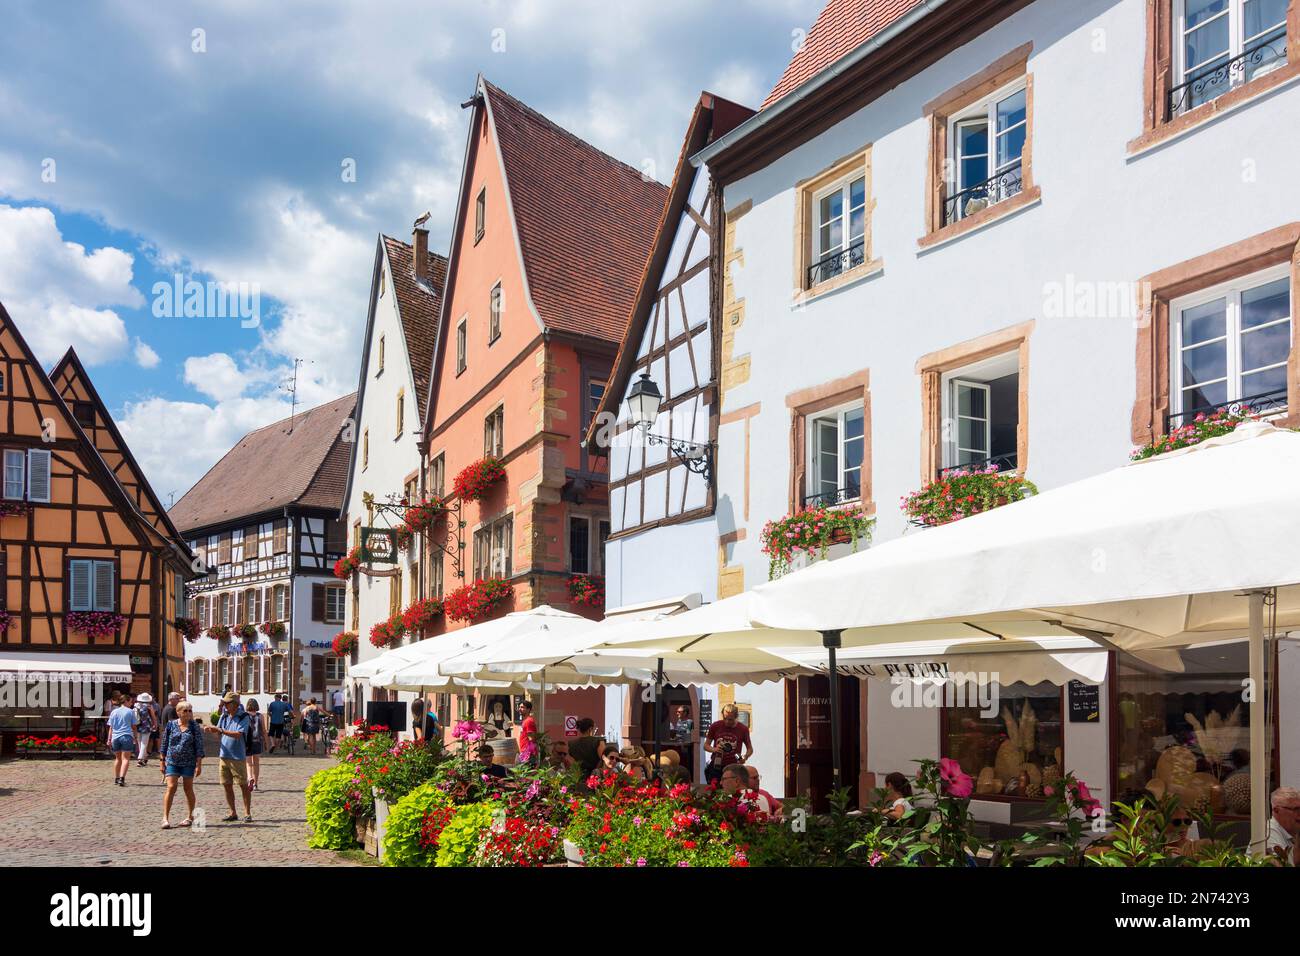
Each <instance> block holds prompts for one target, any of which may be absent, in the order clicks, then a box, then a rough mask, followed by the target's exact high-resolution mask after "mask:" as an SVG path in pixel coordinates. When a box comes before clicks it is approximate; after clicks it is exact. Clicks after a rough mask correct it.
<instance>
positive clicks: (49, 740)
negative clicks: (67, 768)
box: [16, 734, 95, 751]
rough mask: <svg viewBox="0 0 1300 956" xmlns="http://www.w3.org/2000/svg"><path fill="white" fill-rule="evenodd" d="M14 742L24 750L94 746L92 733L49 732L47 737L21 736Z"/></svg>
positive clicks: (87, 747) (75, 748)
mask: <svg viewBox="0 0 1300 956" xmlns="http://www.w3.org/2000/svg"><path fill="white" fill-rule="evenodd" d="M16 744H17V746H18V749H19V750H26V751H46V750H89V749H90V748H92V747H94V746H95V737H94V735H93V734H92V735H88V736H82V737H78V736H70V735H69V736H64V735H60V734H51V735H50V736H48V737H33V736H21V737H19V738H18V739H17V741H16Z"/></svg>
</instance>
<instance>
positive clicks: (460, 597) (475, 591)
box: [442, 578, 514, 621]
mask: <svg viewBox="0 0 1300 956" xmlns="http://www.w3.org/2000/svg"><path fill="white" fill-rule="evenodd" d="M513 596H514V588H512V587H511V586H510V582H509V581H506V580H504V579H503V578H484V579H483V580H481V581H475V582H474V583H473V584H465V585H462V586H461V587H458V588H457V589H456V590H454V591H452V592H451V593H450V594H448V595H447V596H446V597H444V598H443V599H442V611H443V613H444V614H446V615H447V617H448V618H450V619H451V620H453V621H477V620H479V619H480V618H483V617H486V616H487V615H488V614H490V613H492V611H493V610H495V609H496V607H497V606H498V605H500V604H502V603H503V602H505V601H507V600H509V599H510V598H511V597H513Z"/></svg>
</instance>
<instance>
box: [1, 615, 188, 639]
mask: <svg viewBox="0 0 1300 956" xmlns="http://www.w3.org/2000/svg"><path fill="white" fill-rule="evenodd" d="M172 626H174V627H175V628H176V630H178V631H180V632H181V637H183V638H185V640H187V641H189V642H190V643H191V644H193V643H194V642H195V641H197V640H198V639H199V636H200V635H201V634H202V633H203V628H202V627H201V626H200V625H199V622H198V619H197V618H193V617H178V618H176V620H174V621H172ZM0 630H4V628H2V627H0Z"/></svg>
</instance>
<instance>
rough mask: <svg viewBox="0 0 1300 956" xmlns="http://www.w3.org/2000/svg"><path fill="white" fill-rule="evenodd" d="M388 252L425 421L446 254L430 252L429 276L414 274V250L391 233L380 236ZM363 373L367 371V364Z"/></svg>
mask: <svg viewBox="0 0 1300 956" xmlns="http://www.w3.org/2000/svg"><path fill="white" fill-rule="evenodd" d="M380 239H381V240H382V241H383V243H384V250H385V251H386V252H387V254H388V264H389V270H390V272H391V274H392V277H393V295H394V296H396V302H397V314H398V316H399V317H400V318H401V320H402V332H403V333H404V335H405V338H406V354H407V357H408V359H409V361H410V363H411V375H412V376H413V377H414V378H415V400H416V403H417V405H416V408H417V410H418V412H419V414H420V419H419V420H420V421H424V410H425V403H426V402H427V401H428V398H429V376H430V375H431V374H432V372H433V346H434V341H435V339H436V338H437V336H438V314H439V312H440V311H441V310H442V293H443V288H444V287H445V286H446V283H447V257H446V256H440V255H438V254H437V253H436V252H430V253H429V254H428V265H429V279H428V281H427V282H425V281H421V280H420V279H417V278H416V277H415V268H414V265H413V262H414V259H415V252H414V250H413V249H412V247H411V246H409V245H408V244H406V243H405V242H402V241H401V240H400V239H394V238H392V237H391V236H380ZM362 374H363V375H364V374H365V369H364V366H363V368H362Z"/></svg>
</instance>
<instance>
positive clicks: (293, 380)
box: [280, 358, 303, 435]
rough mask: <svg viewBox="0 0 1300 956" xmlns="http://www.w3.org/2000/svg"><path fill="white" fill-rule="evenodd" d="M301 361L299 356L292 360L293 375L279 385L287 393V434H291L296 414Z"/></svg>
mask: <svg viewBox="0 0 1300 956" xmlns="http://www.w3.org/2000/svg"><path fill="white" fill-rule="evenodd" d="M302 362H303V360H302V359H300V358H295V359H294V360H293V375H292V376H291V377H290V378H289V379H288V380H287V381H285V382H283V383H282V384H281V385H280V388H281V390H283V391H286V392H288V393H289V430H288V431H287V432H286V433H285V434H288V435H292V434H293V426H294V419H295V418H296V417H297V415H298V369H300V368H301V367H302Z"/></svg>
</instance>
